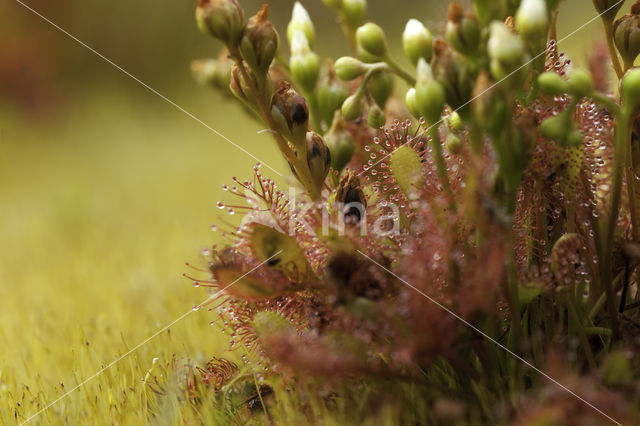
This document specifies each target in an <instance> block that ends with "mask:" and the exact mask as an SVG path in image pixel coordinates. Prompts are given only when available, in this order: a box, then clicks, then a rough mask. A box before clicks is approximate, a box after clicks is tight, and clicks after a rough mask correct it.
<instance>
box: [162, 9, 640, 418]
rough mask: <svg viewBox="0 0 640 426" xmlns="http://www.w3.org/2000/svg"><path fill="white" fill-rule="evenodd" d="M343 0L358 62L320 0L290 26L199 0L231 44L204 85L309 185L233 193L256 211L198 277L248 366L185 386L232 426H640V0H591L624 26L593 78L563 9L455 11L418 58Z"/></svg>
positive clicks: (255, 182)
mask: <svg viewBox="0 0 640 426" xmlns="http://www.w3.org/2000/svg"><path fill="white" fill-rule="evenodd" d="M324 3H325V4H326V6H327V7H329V8H331V9H333V10H334V11H335V13H336V17H337V23H338V24H337V25H339V26H341V28H342V31H343V32H344V36H345V39H346V42H345V44H348V45H350V47H351V49H352V54H351V56H344V57H339V58H321V57H320V56H319V55H318V54H317V53H316V52H314V44H315V41H316V38H318V37H319V34H320V33H322V32H325V31H334V30H335V29H334V28H331V29H327V28H319V27H317V26H315V25H314V22H313V19H312V17H310V16H309V14H308V13H307V11H306V10H305V8H304V5H303V4H301V3H296V4H295V6H294V8H293V11H292V13H291V20H290V22H289V24H288V26H287V28H286V31H281V32H280V33H279V32H278V31H277V30H276V28H275V27H274V25H272V23H271V22H270V21H269V17H268V5H264V6H262V7H261V8H260V9H259V10H258V11H257V12H256V13H255V15H253V16H250V15H249V11H246V10H244V9H243V7H242V5H241V4H240V2H238V1H236V0H199V1H198V5H197V9H196V21H197V25H198V27H199V28H200V29H201V30H202V32H203V33H204V34H205V35H207V36H211V37H213V38H215V39H217V40H218V41H219V42H221V43H222V46H223V47H222V49H221V51H220V52H219V54H218V55H217V59H206V60H200V61H196V62H194V63H193V65H192V68H193V72H194V75H195V76H196V79H197V80H198V81H199V82H201V83H202V84H204V85H208V86H211V87H213V88H215V89H218V90H221V91H222V92H224V93H226V94H227V95H228V96H230V97H234V98H235V99H237V100H238V102H240V103H242V105H244V107H245V109H246V112H247V120H252V119H255V120H258V121H260V122H261V123H262V125H263V126H264V131H262V132H261V133H262V134H261V135H259V136H257V138H260V139H261V140H260V143H265V140H266V139H268V138H270V139H273V149H274V150H278V151H279V152H280V153H281V154H282V156H283V157H284V159H286V161H287V162H288V164H289V166H290V169H291V176H290V178H289V179H288V180H287V182H286V185H287V187H282V186H281V187H278V186H277V185H276V183H275V182H274V180H272V179H271V178H270V177H269V171H268V170H266V169H267V168H266V167H264V166H263V167H261V165H260V164H257V165H256V166H255V168H254V169H253V170H246V171H243V170H239V171H238V172H237V177H233V178H231V177H230V179H229V182H228V183H227V184H226V185H224V187H223V189H225V190H227V191H228V192H229V193H230V194H232V195H233V197H232V196H231V195H230V197H232V198H235V199H236V201H237V202H231V203H229V202H227V201H226V200H225V202H222V201H221V202H219V203H218V207H219V208H220V209H222V210H223V212H226V213H228V214H231V215H233V214H235V215H236V216H235V217H236V218H237V217H238V216H239V215H240V216H241V223H240V225H239V226H237V227H236V226H234V225H231V224H229V223H228V221H225V220H223V219H221V221H220V222H219V223H217V231H218V232H220V233H221V234H222V236H223V237H224V239H225V241H227V243H226V244H223V245H214V246H212V247H210V249H209V250H207V257H208V259H207V260H208V266H207V268H206V269H202V268H201V269H198V270H194V271H192V273H189V274H187V275H188V276H189V277H191V279H193V280H194V284H195V285H196V286H198V287H209V288H210V289H209V291H210V298H209V299H208V301H207V302H205V303H203V304H202V305H199V306H197V307H196V308H200V309H201V311H206V310H208V311H209V312H208V313H207V314H208V315H211V324H212V325H213V326H218V327H220V328H221V329H222V330H223V331H224V332H225V333H226V334H227V335H228V336H230V342H229V345H230V350H232V351H239V353H240V354H241V360H242V361H241V362H232V361H231V360H227V359H223V358H214V359H212V360H211V361H210V362H209V364H208V365H206V366H199V367H197V369H195V370H194V371H195V373H190V374H186V375H185V376H184V377H185V378H184V380H183V383H182V387H181V389H183V391H184V394H185V399H187V400H188V401H190V403H191V404H192V405H193V406H194V409H196V410H198V409H199V408H201V407H202V404H203V402H202V395H203V394H205V393H206V394H208V395H212V397H211V398H210V399H208V400H207V404H215V406H216V411H215V412H216V414H215V416H214V417H215V421H218V422H254V423H256V424H265V423H266V424H302V423H322V424H345V423H366V424H480V423H486V424H522V425H534V424H535V425H541V424H545V425H547V424H549V425H551V424H575V425H588V424H606V423H608V422H613V423H614V424H615V423H618V424H637V422H638V419H639V418H640V356H639V355H638V349H639V347H640V294H639V291H638V283H639V279H638V274H637V268H636V267H637V266H638V264H640V144H639V140H640V139H639V135H640V114H639V106H640V69H638V68H635V67H634V61H635V60H636V57H637V56H638V54H639V53H640V1H639V2H636V3H635V4H633V5H632V7H631V13H630V14H628V15H624V16H619V15H620V13H619V12H620V9H621V7H622V6H623V3H624V0H593V2H585V3H588V4H585V7H586V6H587V5H588V6H589V7H592V6H593V7H595V10H596V11H597V12H598V14H599V18H598V19H599V20H600V21H601V23H602V25H603V27H604V31H603V34H604V35H605V38H604V39H602V40H600V43H599V44H595V45H594V46H593V48H592V50H591V51H589V52H585V56H588V58H589V61H588V66H587V67H586V68H585V69H581V68H576V67H574V66H573V64H572V62H571V59H570V58H568V57H567V56H566V55H565V54H563V53H562V52H560V51H559V43H558V40H557V36H556V35H557V31H558V29H557V24H556V23H557V19H558V6H559V3H560V1H559V0H521V1H519V0H474V1H473V2H471V3H472V6H469V7H463V6H461V5H460V4H458V3H455V2H451V3H450V4H449V7H448V16H447V18H446V23H442V25H439V26H438V27H439V28H443V29H444V31H443V32H442V33H439V34H436V33H435V31H434V32H432V31H431V30H430V29H428V28H427V27H425V25H424V24H423V23H422V22H421V21H420V19H419V18H420V17H417V16H416V17H415V18H416V19H410V20H409V21H408V22H407V24H406V27H405V29H404V32H403V34H402V43H401V44H402V50H401V51H394V50H392V49H390V48H389V45H388V43H387V38H386V35H385V31H384V29H383V28H382V27H381V26H380V25H378V24H376V23H374V22H368V21H367V17H366V16H367V4H366V1H365V0H324ZM591 3H593V5H592V4H591ZM327 25H329V24H327ZM331 25H333V23H331ZM337 28H338V27H337V26H336V29H337ZM402 55H405V56H406V58H407V59H408V61H406V63H410V64H412V66H411V67H406V68H405V67H403V66H401V65H400V64H401V63H404V62H403V61H398V59H399V58H400V57H401V56H402ZM149 382H150V383H151V384H153V386H154V389H155V390H156V391H157V392H158V393H160V394H162V393H163V388H162V384H161V381H160V380H155V382H154V381H153V380H150V381H149ZM152 382H153V383H152ZM151 384H150V386H151ZM212 401H213V402H212Z"/></svg>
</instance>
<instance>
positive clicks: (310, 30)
mask: <svg viewBox="0 0 640 426" xmlns="http://www.w3.org/2000/svg"><path fill="white" fill-rule="evenodd" d="M296 30H300V31H302V32H303V33H304V36H305V37H306V38H307V41H308V42H309V46H313V43H314V41H315V39H316V30H315V28H314V27H313V22H312V21H311V18H310V17H309V13H308V12H307V10H306V9H305V8H304V7H303V6H302V4H300V2H299V1H297V2H295V4H294V5H293V12H292V13H291V21H289V25H287V40H289V45H291V44H293V42H292V40H293V33H294V32H295V31H296Z"/></svg>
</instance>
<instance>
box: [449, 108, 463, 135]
mask: <svg viewBox="0 0 640 426" xmlns="http://www.w3.org/2000/svg"><path fill="white" fill-rule="evenodd" d="M447 122H448V123H449V125H450V126H451V127H453V128H454V129H455V130H458V131H460V130H462V129H463V127H464V124H463V123H462V117H460V114H458V113H457V112H456V111H451V113H450V114H449V115H448V116H447Z"/></svg>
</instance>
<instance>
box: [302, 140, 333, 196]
mask: <svg viewBox="0 0 640 426" xmlns="http://www.w3.org/2000/svg"><path fill="white" fill-rule="evenodd" d="M307 165H308V166H309V170H310V171H311V177H312V178H313V183H314V185H315V186H316V188H317V189H318V191H320V190H322V185H323V184H324V180H325V179H326V177H327V174H329V167H330V166H331V153H330V152H329V148H327V145H326V144H325V142H324V139H322V136H320V135H319V134H317V133H316V132H314V131H311V130H310V131H308V132H307Z"/></svg>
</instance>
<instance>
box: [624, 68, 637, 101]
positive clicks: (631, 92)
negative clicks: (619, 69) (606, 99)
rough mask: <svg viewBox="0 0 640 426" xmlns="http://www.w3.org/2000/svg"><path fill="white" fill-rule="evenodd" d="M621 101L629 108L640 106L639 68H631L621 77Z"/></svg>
mask: <svg viewBox="0 0 640 426" xmlns="http://www.w3.org/2000/svg"><path fill="white" fill-rule="evenodd" d="M622 100H623V101H624V104H625V105H627V106H629V107H635V106H637V105H639V104H640V68H632V69H630V70H629V71H627V73H626V74H625V75H624V76H623V77H622Z"/></svg>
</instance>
